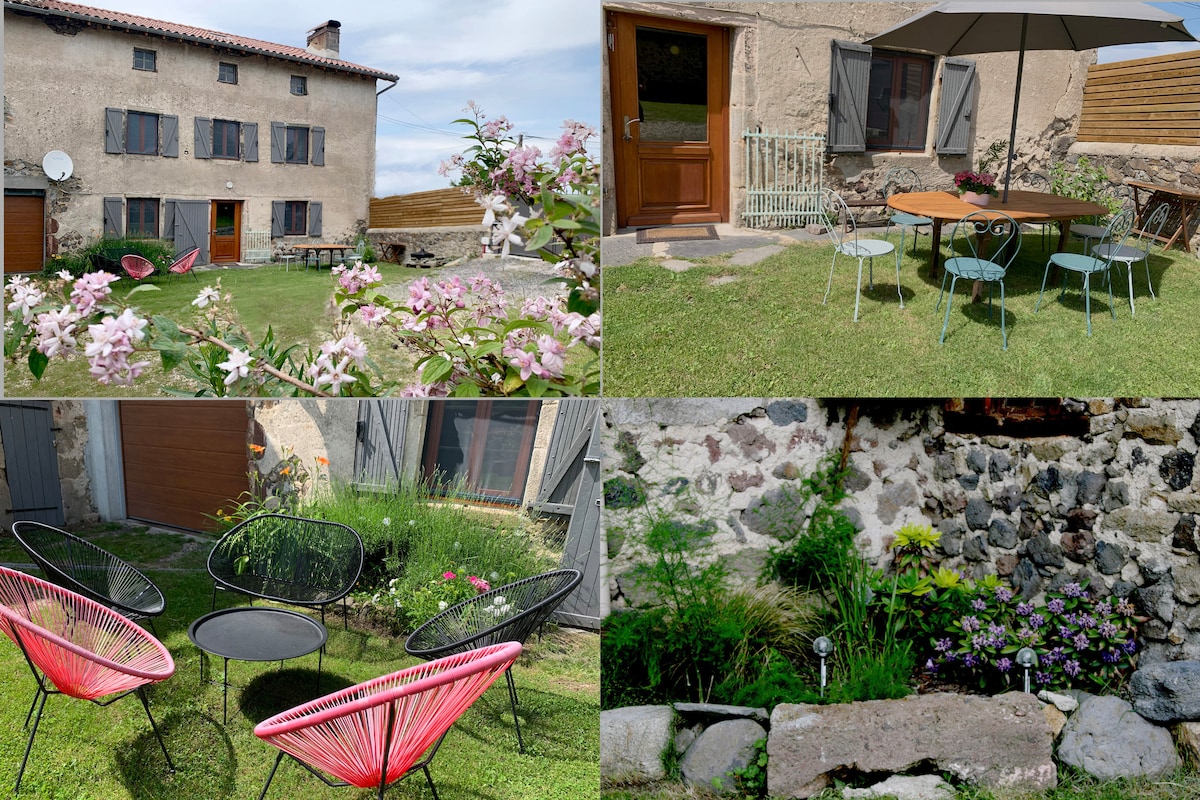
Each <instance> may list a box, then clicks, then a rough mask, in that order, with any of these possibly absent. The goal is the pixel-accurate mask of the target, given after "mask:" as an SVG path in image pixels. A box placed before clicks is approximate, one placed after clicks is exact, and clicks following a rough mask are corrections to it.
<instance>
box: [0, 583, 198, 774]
mask: <svg viewBox="0 0 1200 800" xmlns="http://www.w3.org/2000/svg"><path fill="white" fill-rule="evenodd" d="M0 632H3V633H4V634H5V635H7V636H8V638H10V639H12V640H13V642H15V643H16V645H17V647H19V648H21V653H22V654H23V655H24V656H25V660H26V662H27V663H28V664H29V669H30V670H31V671H32V672H33V677H34V679H35V680H36V681H37V685H38V689H37V693H36V694H35V695H34V698H33V705H32V706H30V708H29V714H28V715H27V716H26V717H25V725H26V726H28V725H29V720H30V719H31V718H32V719H33V728H32V729H31V730H30V732H29V741H28V743H27V744H26V745H25V756H24V757H23V758H22V759H21V768H20V769H19V770H18V772H17V783H16V786H14V787H13V792H14V793H16V791H17V790H19V789H20V788H21V778H22V777H23V776H24V774H25V765H26V763H27V762H28V761H29V752H30V750H32V749H33V739H34V737H35V736H36V735H37V729H38V723H39V722H40V721H41V719H42V710H43V709H44V708H45V706H46V698H47V697H49V696H50V695H52V694H65V695H68V696H70V697H74V698H77V699H80V700H89V701H91V702H93V703H95V704H96V705H100V706H106V705H109V704H110V703H113V702H115V701H117V700H119V699H121V698H122V697H124V696H126V695H128V694H132V693H136V694H137V696H138V699H139V700H141V701H142V706H143V708H145V709H146V716H147V717H148V718H149V719H150V727H151V729H152V730H153V731H154V735H155V737H156V738H157V739H158V744H159V746H160V747H161V748H162V751H163V755H164V756H166V759H167V767H168V768H169V769H170V771H171V772H174V771H175V765H174V764H172V763H171V756H170V754H168V753H167V746H166V744H165V743H164V742H163V739H162V734H161V733H159V730H158V726H157V725H156V724H155V722H154V717H153V716H151V715H150V704H149V702H148V701H147V700H146V692H145V686H146V684H149V683H157V682H159V681H164V680H166V679H167V678H169V677H171V676H172V675H173V674H175V662H174V661H173V660H172V659H171V654H170V653H169V652H167V648H166V647H164V646H163V644H162V643H161V642H160V641H158V639H155V638H154V637H153V636H152V635H151V634H150V633H149V632H148V631H146V630H145V629H144V628H142V627H140V626H139V625H137V624H136V623H134V622H131V621H130V620H128V619H126V618H125V617H123V616H121V615H120V614H118V613H117V612H116V611H113V610H112V609H110V608H107V607H105V606H102V605H100V604H99V603H97V602H96V601H94V600H89V599H88V598H86V597H84V596H83V595H80V594H76V593H75V592H72V591H71V590H69V589H64V588H63V587H61V586H58V585H56V584H53V583H49V582H47V581H44V580H42V579H41V578H35V577H33V576H32V575H26V574H25V573H23V572H17V571H16V570H11V569H8V568H7V567H0ZM109 695H116V696H115V697H109ZM105 697H108V699H107V700H102V699H101V698H105ZM35 708H36V709H37V715H36V716H35V715H34V709H35Z"/></svg>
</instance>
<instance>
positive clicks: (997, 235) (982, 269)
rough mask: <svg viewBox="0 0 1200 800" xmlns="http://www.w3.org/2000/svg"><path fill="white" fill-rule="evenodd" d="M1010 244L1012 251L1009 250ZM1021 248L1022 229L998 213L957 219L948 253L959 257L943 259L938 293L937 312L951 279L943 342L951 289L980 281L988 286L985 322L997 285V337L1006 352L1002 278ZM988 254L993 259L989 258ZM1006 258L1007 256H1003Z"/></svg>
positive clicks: (948, 325)
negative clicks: (1002, 343)
mask: <svg viewBox="0 0 1200 800" xmlns="http://www.w3.org/2000/svg"><path fill="white" fill-rule="evenodd" d="M1010 244H1011V247H1010ZM1020 248H1021V226H1020V225H1018V224H1017V223H1016V222H1015V221H1014V220H1013V218H1012V217H1010V216H1008V215H1007V214H1002V213H1000V212H999V211H974V212H972V213H970V214H968V215H967V216H965V217H963V218H962V219H960V220H959V221H958V222H957V223H956V224H955V225H954V231H953V232H952V233H951V234H950V252H952V253H958V254H959V255H955V256H952V257H951V258H948V259H946V261H945V263H944V264H943V267H944V268H945V272H944V273H943V275H942V290H941V292H939V293H938V302H937V306H935V307H934V310H935V311H936V310H937V309H938V308H941V306H942V296H943V295H944V294H945V292H946V278H950V297H949V298H947V299H946V318H945V320H944V321H943V322H942V338H941V339H940V340H939V341H938V344H945V343H946V329H947V328H949V327H950V306H951V305H952V304H953V303H954V285H955V284H956V283H957V282H958V279H959V278H964V279H966V280H969V281H983V282H984V283H987V284H988V319H991V318H992V292H993V286H994V285H995V284H1000V335H1001V337H1002V338H1003V341H1004V349H1005V350H1007V349H1008V328H1007V327H1006V323H1005V315H1004V274H1005V273H1006V272H1007V271H1008V267H1009V265H1011V264H1012V262H1013V259H1014V258H1016V256H1017V251H1018V250H1020ZM989 252H991V253H992V254H993V255H990V256H989V255H988V253H989ZM1006 254H1008V255H1006Z"/></svg>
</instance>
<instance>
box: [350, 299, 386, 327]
mask: <svg viewBox="0 0 1200 800" xmlns="http://www.w3.org/2000/svg"><path fill="white" fill-rule="evenodd" d="M391 313H392V312H391V310H390V309H387V308H384V307H382V306H377V305H375V304H374V303H372V304H370V305H365V306H362V307H361V308H359V309H358V314H359V316H361V317H362V320H363V322H365V323H366V325H367V327H368V328H378V327H379V326H380V325H382V324H383V321H384V320H385V319H387V318H388V316H389V315H390V314H391Z"/></svg>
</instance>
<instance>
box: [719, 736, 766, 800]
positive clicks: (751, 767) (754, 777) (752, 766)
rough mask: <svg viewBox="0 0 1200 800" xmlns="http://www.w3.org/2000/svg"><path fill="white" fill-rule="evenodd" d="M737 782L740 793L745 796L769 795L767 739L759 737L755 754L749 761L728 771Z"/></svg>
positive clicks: (755, 745) (755, 746)
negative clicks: (738, 767)
mask: <svg viewBox="0 0 1200 800" xmlns="http://www.w3.org/2000/svg"><path fill="white" fill-rule="evenodd" d="M728 775H729V777H731V778H733V781H734V783H735V784H737V789H738V793H739V794H741V795H742V796H743V797H766V796H767V740H766V739H765V738H763V739H759V740H758V741H757V742H755V743H754V754H753V755H752V756H751V757H750V761H749V763H747V764H746V766H744V767H742V768H741V769H735V770H734V771H733V772H730V773H728Z"/></svg>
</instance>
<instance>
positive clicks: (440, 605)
mask: <svg viewBox="0 0 1200 800" xmlns="http://www.w3.org/2000/svg"><path fill="white" fill-rule="evenodd" d="M446 606H447V603H446V601H445V600H439V601H438V611H445V610H446Z"/></svg>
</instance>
